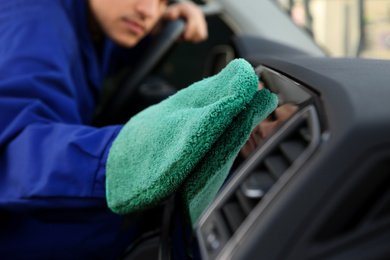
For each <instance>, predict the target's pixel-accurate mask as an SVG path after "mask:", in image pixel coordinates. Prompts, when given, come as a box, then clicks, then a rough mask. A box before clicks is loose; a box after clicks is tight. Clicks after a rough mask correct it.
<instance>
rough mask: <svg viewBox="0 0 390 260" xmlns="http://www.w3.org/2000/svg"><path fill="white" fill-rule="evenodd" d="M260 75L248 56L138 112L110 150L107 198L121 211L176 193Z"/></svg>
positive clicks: (154, 203) (248, 96)
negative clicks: (249, 61)
mask: <svg viewBox="0 0 390 260" xmlns="http://www.w3.org/2000/svg"><path fill="white" fill-rule="evenodd" d="M257 84H258V79H257V76H256V75H255V73H254V70H253V68H252V66H251V65H250V64H249V63H248V62H246V61H245V60H243V59H237V60H234V61H232V62H231V63H229V65H228V66H226V68H225V69H223V70H222V71H221V72H220V73H219V74H217V75H215V76H213V77H209V78H207V79H204V80H201V81H199V82H197V83H194V84H193V85H191V86H189V87H188V88H186V89H183V90H181V91H179V92H178V93H176V94H175V95H173V96H171V97H169V98H168V99H166V100H164V101H163V102H161V103H159V104H157V105H154V106H151V107H149V108H147V109H146V110H144V111H142V112H141V113H139V114H137V115H136V116H134V117H133V118H131V119H130V120H129V122H128V123H126V124H125V125H124V127H123V128H122V130H121V131H120V133H119V134H118V136H117V138H116V139H115V140H114V142H113V144H112V147H111V149H110V151H109V155H108V159H107V166H106V197H107V203H108V206H109V208H110V209H111V210H112V211H113V212H116V213H118V214H128V213H131V212H135V211H139V210H144V209H149V208H152V207H154V206H157V205H159V204H160V203H161V202H163V201H164V200H166V199H167V198H168V197H169V196H170V195H172V194H173V193H174V192H176V191H177V190H178V189H179V187H180V186H181V184H182V183H183V181H184V180H185V179H186V178H187V177H188V175H189V174H190V173H191V172H192V171H193V170H194V168H195V166H196V165H197V164H198V163H199V161H200V160H201V159H202V158H203V157H204V156H205V155H206V153H207V152H208V151H209V150H210V149H211V147H212V146H213V145H214V143H215V142H216V141H217V140H218V138H219V137H220V136H221V135H222V134H223V133H224V131H225V130H226V129H227V128H228V127H229V125H230V124H231V123H232V121H233V119H234V118H235V117H236V116H237V115H238V114H240V113H241V112H242V110H243V109H245V108H246V107H247V105H248V104H249V103H250V102H251V100H252V99H253V97H254V95H255V93H256V92H257Z"/></svg>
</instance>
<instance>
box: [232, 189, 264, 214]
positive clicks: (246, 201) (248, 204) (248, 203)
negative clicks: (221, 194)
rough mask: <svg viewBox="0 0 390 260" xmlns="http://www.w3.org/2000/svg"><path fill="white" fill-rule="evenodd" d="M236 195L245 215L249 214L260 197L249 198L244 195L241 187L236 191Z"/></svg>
mask: <svg viewBox="0 0 390 260" xmlns="http://www.w3.org/2000/svg"><path fill="white" fill-rule="evenodd" d="M236 196H237V199H238V201H239V202H240V205H241V207H242V209H243V211H244V212H245V215H249V213H250V212H251V211H252V209H253V208H254V207H255V206H256V205H257V203H259V201H260V199H254V198H249V197H247V196H245V194H244V193H243V192H242V190H241V189H238V190H237V191H236Z"/></svg>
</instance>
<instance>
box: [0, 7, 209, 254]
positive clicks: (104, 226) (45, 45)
mask: <svg viewBox="0 0 390 260" xmlns="http://www.w3.org/2000/svg"><path fill="white" fill-rule="evenodd" d="M179 16H181V17H184V18H185V19H186V20H187V27H186V29H185V31H184V34H183V38H184V40H187V41H190V42H200V41H203V40H205V39H206V38H207V24H206V20H205V18H204V16H203V14H202V12H201V11H200V8H199V7H197V6H196V5H195V4H193V3H191V2H184V3H177V4H172V5H170V4H169V5H168V1H167V0H126V1H125V0H13V1H1V2H0V256H1V258H4V259H114V258H116V257H117V256H118V255H119V254H120V253H121V252H122V251H123V250H124V248H125V247H126V246H128V245H129V243H130V242H131V241H132V240H133V239H134V232H135V229H136V228H137V227H136V226H135V225H133V226H130V227H128V228H126V225H125V224H124V218H123V217H122V216H119V215H117V214H114V213H113V212H111V211H110V210H109V209H108V207H107V203H106V198H105V164H106V160H107V155H108V151H109V148H110V146H111V144H112V142H113V140H114V139H115V137H116V135H117V134H118V132H119V131H120V130H121V128H122V125H111V126H105V127H101V128H96V127H93V126H90V122H91V120H92V116H93V114H94V110H95V108H96V106H97V104H98V102H99V98H100V94H101V84H102V81H103V79H104V78H105V76H106V75H108V73H110V72H111V71H114V70H115V68H116V66H117V64H119V63H120V62H122V61H121V59H124V60H125V61H126V60H128V59H131V57H127V56H126V52H124V50H125V49H126V48H132V47H134V46H136V45H137V44H138V43H139V42H141V41H143V39H145V38H148V37H151V36H149V35H150V34H152V33H153V32H154V30H157V29H156V28H158V24H159V23H160V22H161V21H162V19H168V20H170V19H175V18H178V17H179ZM124 53H125V54H124Z"/></svg>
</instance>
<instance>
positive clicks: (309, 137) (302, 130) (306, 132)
mask: <svg viewBox="0 0 390 260" xmlns="http://www.w3.org/2000/svg"><path fill="white" fill-rule="evenodd" d="M299 134H300V135H301V136H302V138H303V139H304V140H305V141H306V142H310V141H311V140H312V139H313V137H312V135H311V133H310V130H309V128H308V127H307V125H304V126H302V127H301V128H300V129H299Z"/></svg>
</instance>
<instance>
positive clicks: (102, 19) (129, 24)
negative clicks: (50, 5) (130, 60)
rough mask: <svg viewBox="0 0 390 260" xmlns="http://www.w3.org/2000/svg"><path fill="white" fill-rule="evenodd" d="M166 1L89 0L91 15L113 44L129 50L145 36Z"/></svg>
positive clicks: (164, 6)
mask: <svg viewBox="0 0 390 260" xmlns="http://www.w3.org/2000/svg"><path fill="white" fill-rule="evenodd" d="M167 2H168V0H89V7H90V10H91V13H92V15H93V16H94V18H95V19H96V21H97V23H98V24H99V25H100V27H101V29H102V30H103V32H104V33H105V34H106V35H107V36H108V37H110V38H111V39H112V40H113V41H114V42H116V43H118V44H120V45H122V46H126V47H132V46H134V45H136V44H137V43H138V42H139V41H140V40H141V39H142V38H143V37H144V36H145V35H146V34H148V33H149V32H150V31H151V30H152V28H153V27H154V25H155V24H156V23H157V21H158V20H159V19H160V17H161V15H162V14H163V13H164V11H165V8H166V5H167Z"/></svg>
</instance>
